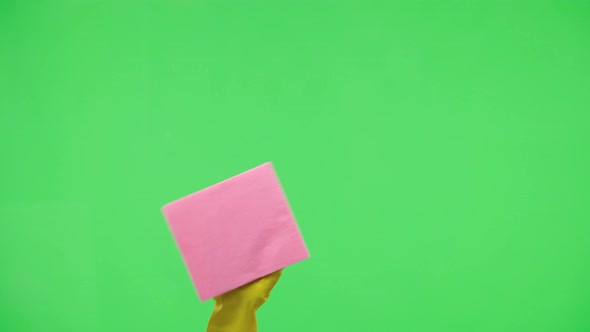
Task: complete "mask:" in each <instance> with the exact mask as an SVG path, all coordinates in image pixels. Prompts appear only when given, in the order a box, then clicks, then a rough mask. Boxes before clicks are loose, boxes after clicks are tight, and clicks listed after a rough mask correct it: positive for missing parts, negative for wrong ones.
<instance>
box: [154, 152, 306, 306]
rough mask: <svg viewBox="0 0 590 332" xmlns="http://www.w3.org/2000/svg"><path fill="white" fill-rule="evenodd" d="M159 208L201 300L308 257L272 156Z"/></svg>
mask: <svg viewBox="0 0 590 332" xmlns="http://www.w3.org/2000/svg"><path fill="white" fill-rule="evenodd" d="M162 212H163V213H164V216H165V218H166V219H167V221H168V224H169V226H170V229H171V231H172V235H173V236H174V239H175V240H176V243H177V245H178V248H179V249H180V253H181V255H182V257H183V259H184V262H185V264H186V266H187V268H188V271H189V274H190V276H191V279H192V281H193V284H194V286H195V288H196V290H197V294H198V295H199V298H200V299H201V301H205V300H208V299H210V298H212V297H215V296H218V295H221V294H223V293H225V292H227V291H230V290H232V289H235V288H237V287H240V286H242V285H244V284H246V283H248V282H250V281H253V280H255V279H258V278H260V277H263V276H265V275H267V274H269V273H272V272H274V271H277V270H280V269H282V268H284V267H286V266H289V265H292V264H294V263H297V262H299V261H301V260H304V259H306V258H308V257H309V252H308V250H307V248H306V246H305V243H304V241H303V237H302V236H301V233H300V231H299V227H298V226H297V224H296V222H295V218H294V216H293V213H292V212H291V208H290V207H289V203H288V202H287V199H286V197H285V194H284V192H283V189H282V187H281V185H280V183H279V180H278V178H277V176H276V174H275V171H274V168H273V166H272V164H271V163H270V162H269V163H265V164H263V165H261V166H258V167H256V168H254V169H251V170H249V171H246V172H244V173H242V174H239V175H237V176H234V177H232V178H230V179H228V180H225V181H223V182H220V183H218V184H215V185H213V186H211V187H208V188H205V189H203V190H201V191H198V192H196V193H194V194H191V195H189V196H186V197H183V198H181V199H179V200H176V201H174V202H172V203H169V204H166V205H165V206H164V207H163V208H162Z"/></svg>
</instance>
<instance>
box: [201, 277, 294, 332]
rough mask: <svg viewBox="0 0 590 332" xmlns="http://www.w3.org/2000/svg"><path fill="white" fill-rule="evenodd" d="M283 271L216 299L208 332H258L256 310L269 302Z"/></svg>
mask: <svg viewBox="0 0 590 332" xmlns="http://www.w3.org/2000/svg"><path fill="white" fill-rule="evenodd" d="M282 272H283V270H279V271H276V272H273V273H271V274H269V275H267V276H265V277H262V278H260V279H257V280H254V281H252V282H251V283H249V284H246V285H244V286H241V287H239V288H236V289H234V290H232V291H229V292H227V293H225V294H222V295H220V296H218V297H216V298H215V307H214V308H213V314H211V319H209V325H208V326H207V332H256V331H257V324H256V310H258V308H260V306H262V305H263V304H264V302H266V300H268V297H269V296H270V291H271V290H272V288H273V287H274V285H275V284H276V283H277V281H278V280H279V277H280V276H281V274H282Z"/></svg>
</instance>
